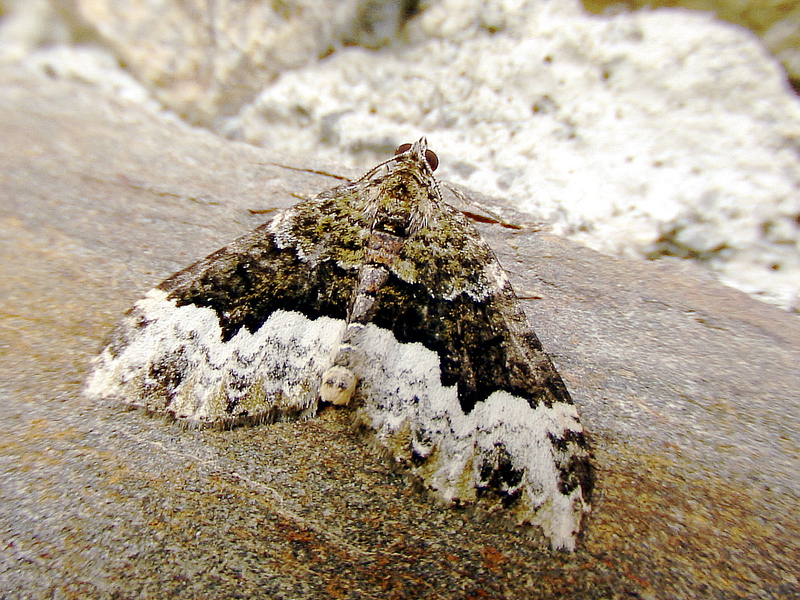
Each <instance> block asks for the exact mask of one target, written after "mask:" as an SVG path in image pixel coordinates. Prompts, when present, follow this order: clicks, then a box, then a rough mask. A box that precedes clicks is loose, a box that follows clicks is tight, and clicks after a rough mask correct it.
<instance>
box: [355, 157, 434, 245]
mask: <svg viewBox="0 0 800 600" xmlns="http://www.w3.org/2000/svg"><path fill="white" fill-rule="evenodd" d="M367 197H368V203H367V206H366V210H365V212H366V213H367V214H368V215H369V217H370V218H371V219H372V227H371V229H372V230H373V231H378V232H385V233H388V234H391V235H395V236H398V237H402V238H406V237H408V236H410V235H413V234H414V233H416V232H417V231H418V230H419V228H420V227H424V226H426V225H427V223H428V221H429V216H430V214H431V212H432V207H433V205H434V204H436V203H437V202H440V201H441V197H440V195H439V189H438V186H437V185H436V180H435V179H434V178H433V175H432V174H431V173H429V172H426V171H425V167H423V166H422V165H419V164H417V163H416V162H415V161H414V160H413V157H409V158H407V159H406V160H405V161H403V162H402V163H401V164H400V165H398V166H395V167H394V168H392V169H391V170H390V172H389V173H387V174H385V175H382V176H379V177H377V178H375V179H373V180H372V181H371V182H370V184H369V186H368V193H367Z"/></svg>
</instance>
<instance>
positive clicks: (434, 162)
mask: <svg viewBox="0 0 800 600" xmlns="http://www.w3.org/2000/svg"><path fill="white" fill-rule="evenodd" d="M425 160H427V161H428V164H429V165H430V166H431V171H435V170H436V167H438V166H439V157H438V156H436V153H435V152H434V151H433V150H425Z"/></svg>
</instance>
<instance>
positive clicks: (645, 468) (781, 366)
mask: <svg viewBox="0 0 800 600" xmlns="http://www.w3.org/2000/svg"><path fill="white" fill-rule="evenodd" d="M0 139H2V140H3V143H2V144H1V145H0V232H2V235H0V353H1V354H0V402H2V406H3V411H2V412H0V427H1V428H2V431H3V433H4V435H3V438H2V441H1V442H0V469H2V474H1V475H0V556H2V559H1V560H0V589H2V590H3V593H2V597H3V598H8V599H9V600H11V599H18V598H19V599H21V598H36V599H38V598H76V599H77V598H238V597H242V598H244V597H247V598H252V597H263V598H420V597H423V596H424V597H437V598H500V597H505V598H554V597H556V598H646V599H655V598H719V599H723V598H724V599H730V598H791V597H796V596H797V595H798V594H800V582H798V579H797V570H796V567H797V563H798V559H800V542H798V540H800V519H798V515H797V506H798V496H800V481H799V480H798V477H797V473H798V469H799V468H800V464H799V461H798V456H799V455H800V453H799V452H798V449H800V422H798V419H799V418H800V406H799V405H800V399H799V398H798V392H797V390H798V389H800V373H798V369H797V365H798V364H800V323H798V320H797V318H796V316H794V315H791V314H789V313H786V312H784V311H781V310H779V309H777V308H774V307H770V306H768V305H765V304H762V303H759V302H757V301H755V300H752V299H750V298H748V297H747V296H745V295H744V294H742V293H740V292H737V291H735V290H732V289H730V288H726V287H723V286H720V285H719V284H717V283H715V282H714V281H713V280H711V279H709V278H708V277H707V276H705V275H703V274H702V273H700V272H698V270H697V269H695V268H693V267H691V265H690V264H689V263H679V262H674V263H673V262H660V263H640V262H634V261H627V260H622V259H615V258H610V257H607V256H603V255H601V254H598V253H596V252H594V251H591V250H588V249H586V248H583V247H580V246H577V245H575V244H573V243H570V242H567V241H565V240H563V239H562V238H558V237H555V236H552V235H550V234H548V233H547V232H545V231H540V230H539V229H538V227H537V226H535V224H531V223H529V222H528V221H527V220H526V219H529V218H528V217H525V216H523V215H520V214H519V213H514V212H513V211H510V210H509V209H508V208H507V207H506V206H504V205H503V204H502V203H498V202H497V201H493V200H490V199H488V198H485V197H481V196H478V195H476V194H472V197H473V198H474V200H475V201H476V202H478V203H480V204H481V205H482V206H483V208H484V210H489V211H493V212H498V213H500V214H502V215H503V218H504V220H505V221H507V222H512V223H515V224H518V225H522V226H523V229H522V230H519V231H515V230H510V229H507V228H503V227H501V226H499V225H480V229H481V231H482V232H483V233H484V235H485V236H486V237H487V239H488V240H489V241H490V243H491V244H492V246H493V248H495V249H496V251H497V253H498V255H499V258H500V260H501V262H502V263H503V264H504V265H505V266H506V268H507V269H508V271H509V274H510V276H511V279H512V283H513V284H514V286H515V287H516V289H517V290H518V293H519V294H520V296H523V297H525V298H526V300H525V301H524V306H525V309H526V312H527V313H528V315H529V317H530V319H531V321H532V322H533V324H534V327H535V329H536V330H537V332H538V333H539V335H540V337H541V339H542V341H543V343H544V345H545V347H546V348H547V349H548V350H549V351H550V352H551V353H552V354H553V356H554V360H555V361H556V363H557V365H558V368H559V370H560V371H561V373H562V375H563V376H564V378H565V380H566V382H567V385H568V387H569V388H570V390H571V391H572V393H573V395H574V397H575V399H576V402H577V404H578V406H579V410H580V412H581V415H582V420H583V422H584V424H585V426H586V428H587V430H588V431H589V433H590V435H591V439H592V441H593V444H594V448H595V453H596V464H597V466H598V468H599V474H598V489H597V496H596V499H595V503H594V506H595V509H594V512H593V514H592V515H591V516H590V518H589V520H588V523H587V527H586V531H585V535H584V536H583V537H582V539H581V541H580V547H579V549H578V551H577V552H576V553H574V554H572V555H566V554H553V553H551V552H550V551H549V550H547V549H546V546H544V545H543V544H542V541H541V539H539V538H538V537H536V536H535V535H534V536H533V537H532V538H530V537H528V536H527V535H525V534H524V532H522V531H520V530H517V529H513V528H507V527H505V526H504V523H503V521H502V520H499V519H494V518H489V517H486V516H485V515H480V514H474V513H472V512H469V511H459V510H451V509H446V508H442V507H440V506H438V505H437V504H436V503H435V502H434V501H432V500H430V499H429V498H428V497H427V496H426V495H425V494H424V493H423V492H422V491H420V490H418V489H417V488H416V486H414V485H413V484H412V483H410V482H408V481H406V479H405V478H404V477H403V476H402V475H401V474H397V473H393V472H392V471H391V469H390V468H389V467H388V465H387V464H386V463H385V462H384V461H383V460H382V459H381V458H380V457H378V456H376V455H375V454H374V453H373V452H372V451H371V449H370V447H369V445H368V444H367V443H366V442H365V441H364V440H362V439H361V438H359V437H357V436H355V435H354V434H353V433H351V431H350V429H349V427H348V425H347V418H346V414H345V413H344V412H336V411H328V412H325V413H323V414H322V415H321V416H320V417H319V418H317V419H315V420H313V421H309V422H305V423H282V424H277V425H273V426H268V427H267V426H265V427H251V428H246V427H243V428H239V429H235V430H233V431H206V430H203V431H186V430H182V429H181V428H180V427H177V426H175V425H170V424H167V423H164V422H162V421H161V420H159V419H154V418H150V417H148V416H146V415H143V414H140V413H138V412H126V411H122V410H120V409H119V407H115V406H96V405H91V404H89V403H88V402H87V401H86V400H84V399H83V398H82V397H81V395H80V393H79V390H80V386H81V382H82V380H83V378H84V376H85V374H86V370H87V365H88V361H89V360H90V358H91V357H92V356H93V355H94V354H95V353H96V352H97V351H98V350H99V348H100V347H101V344H102V339H103V337H104V336H105V335H106V334H107V333H108V331H109V330H110V328H111V327H112V326H113V324H114V323H115V322H116V321H117V320H118V319H119V318H120V316H121V315H122V313H123V312H124V311H125V310H126V308H127V307H128V306H129V305H130V304H132V302H133V301H135V300H136V299H137V298H138V297H139V296H141V295H142V294H143V293H144V292H145V291H146V290H147V289H149V288H150V287H151V286H153V285H154V284H156V283H158V282H159V281H160V280H162V279H163V278H165V277H166V276H168V275H169V274H171V273H172V272H174V271H175V270H177V269H179V268H181V267H183V266H186V265H187V264H189V263H190V262H191V261H193V260H195V259H197V258H200V257H202V256H204V255H206V254H208V253H209V252H211V251H213V250H215V249H216V248H218V247H220V246H222V245H224V244H226V243H227V242H229V241H230V240H232V239H233V238H234V237H236V236H237V235H239V234H242V233H245V232H246V231H248V230H250V229H251V228H253V227H254V226H256V225H257V224H259V223H260V222H261V221H263V220H265V219H266V218H268V215H269V214H270V212H271V211H272V210H273V209H275V208H278V207H285V206H288V205H290V204H292V203H294V202H296V201H297V197H298V196H301V197H306V196H308V195H311V194H313V193H315V192H317V191H320V190H323V189H326V188H329V187H332V186H333V185H335V184H337V182H338V181H339V180H337V179H335V178H334V177H332V176H331V175H342V174H343V175H348V176H352V175H353V174H354V173H353V172H352V171H348V170H347V169H345V168H342V167H337V166H336V165H333V164H331V163H327V162H320V161H314V160H312V159H310V158H308V157H299V156H290V155H285V154H281V155H278V154H275V153H272V152H270V151H267V150H259V149H255V148H253V147H251V146H248V145H245V144H241V143H237V142H230V141H225V140H223V139H220V138H219V137H217V136H214V135H212V134H209V133H208V132H205V131H203V130H199V129H192V128H190V127H188V126H186V125H184V124H182V123H180V122H179V121H177V120H175V119H174V118H166V117H163V116H160V115H159V114H157V113H156V112H154V111H152V110H148V109H147V108H143V107H142V105H141V104H140V103H139V102H134V101H130V100H126V99H122V98H120V97H119V95H118V94H116V93H113V92H107V91H103V90H101V89H99V88H98V87H97V86H95V85H90V84H85V83H80V82H75V81H72V80H70V79H69V78H67V79H62V78H59V77H58V75H57V74H53V73H50V74H49V75H47V74H43V73H41V72H39V73H37V72H36V71H34V70H31V69H22V68H19V67H4V68H2V69H0ZM326 173H328V174H330V175H326Z"/></svg>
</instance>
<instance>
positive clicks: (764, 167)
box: [79, 0, 800, 310]
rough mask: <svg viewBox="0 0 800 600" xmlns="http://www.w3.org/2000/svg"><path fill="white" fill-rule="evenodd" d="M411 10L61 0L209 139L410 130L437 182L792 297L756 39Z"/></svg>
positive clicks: (575, 231) (661, 16)
mask: <svg viewBox="0 0 800 600" xmlns="http://www.w3.org/2000/svg"><path fill="white" fill-rule="evenodd" d="M417 4H418V3H415V2H411V1H402V2H401V1H399V0H378V1H375V0H360V1H359V0H349V1H348V2H344V3H310V2H307V1H306V0H293V1H290V2H281V3H273V4H270V3H263V2H255V1H248V2H240V1H239V2H227V1H226V2H217V3H215V4H214V6H215V7H216V10H208V9H206V8H204V7H206V6H207V3H206V2H205V1H201V0H192V1H191V2H183V1H182V2H178V1H175V0H168V1H160V2H153V1H151V0H137V1H135V2H130V1H120V0H80V2H79V6H80V8H81V14H82V15H83V16H84V18H85V19H86V20H87V22H88V23H91V24H92V25H93V26H94V27H95V28H96V29H97V31H98V32H100V35H101V36H102V38H103V40H104V41H105V44H106V45H107V46H109V47H111V48H113V50H114V52H115V54H116V56H117V58H118V59H120V60H121V61H122V62H123V63H124V64H126V65H128V66H129V69H130V70H131V71H132V72H133V73H135V74H136V76H137V77H138V78H139V80H140V81H141V82H142V83H143V84H144V85H145V86H146V87H147V88H148V89H149V90H151V91H152V92H153V93H154V94H155V95H156V96H157V97H158V98H159V99H160V100H161V101H162V102H164V103H165V104H166V106H168V107H169V108H171V109H173V110H176V111H178V112H179V113H180V114H184V115H188V116H189V117H190V119H192V120H195V121H199V122H203V123H206V124H208V125H210V126H211V127H212V128H213V129H214V130H216V131H218V132H222V133H224V134H225V135H226V136H228V137H232V138H235V139H240V140H244V141H248V142H251V143H254V144H257V145H263V146H266V147H269V148H271V149H273V150H275V151H278V152H292V151H293V152H297V153H301V154H313V155H315V156H320V157H321V156H325V157H326V158H328V159H330V160H338V161H345V162H347V163H348V164H350V165H353V166H356V165H357V166H358V167H359V168H361V169H364V168H367V167H369V166H370V165H371V164H373V163H375V162H376V161H377V160H378V158H379V157H380V156H383V155H384V154H385V153H387V152H391V151H393V149H394V148H396V147H397V145H399V144H400V143H403V142H406V141H408V140H409V139H415V138H417V137H419V135H421V134H422V133H425V134H426V135H427V136H428V138H429V140H430V142H431V144H433V145H434V146H435V147H436V148H437V152H438V153H439V154H440V155H441V156H442V158H443V159H444V160H443V167H442V168H443V173H444V176H445V177H447V178H449V179H452V180H454V181H457V182H459V183H461V184H463V185H467V186H469V187H470V188H472V189H476V190H478V191H481V192H483V193H485V194H489V195H495V196H502V197H504V198H507V199H508V200H510V201H511V202H512V203H513V204H514V206H516V207H517V208H519V209H520V210H523V211H526V212H529V213H531V214H532V215H534V216H535V217H536V218H539V219H546V220H547V221H549V222H551V223H553V224H554V225H555V226H556V227H557V228H558V231H559V232H560V233H562V234H563V235H567V236H569V237H570V239H573V240H576V241H579V242H581V243H583V244H586V245H588V246H589V247H592V248H594V249H597V250H600V251H602V252H606V253H610V254H614V255H623V256H636V257H647V258H658V257H662V256H677V257H680V258H686V259H690V260H693V261H696V262H698V263H700V264H702V265H703V266H705V267H706V268H708V269H709V270H711V271H712V272H714V273H716V274H718V275H719V276H720V277H721V278H722V279H723V280H724V281H726V282H727V283H729V284H731V285H734V286H736V287H738V288H739V289H741V290H744V291H746V292H747V293H750V294H752V295H754V296H757V297H759V298H762V299H765V300H766V301H769V302H773V303H776V304H778V305H780V306H783V307H785V308H788V309H790V310H800V194H798V189H800V154H799V153H798V147H799V146H798V144H799V143H800V142H798V140H800V102H798V98H797V96H796V95H795V94H794V93H793V92H792V90H791V88H790V87H789V85H788V84H787V80H786V75H785V73H784V71H783V69H782V68H781V66H780V65H779V64H778V62H777V61H776V60H775V58H774V57H773V56H770V54H769V53H768V52H767V51H766V49H765V48H764V45H763V43H762V42H761V41H760V40H759V39H758V38H757V37H756V36H755V35H753V34H752V33H750V32H748V31H747V30H745V29H743V28H741V27H737V26H734V25H730V24H728V23H724V22H721V21H719V20H717V19H715V18H713V16H712V15H711V14H706V13H700V12H692V11H687V10H680V9H662V10H657V11H638V12H635V13H620V14H617V15H611V16H603V17H598V16H593V15H589V14H587V13H586V12H585V10H584V9H583V7H582V5H581V4H580V2H578V0H568V1H567V0H559V1H557V2H553V1H549V0H525V1H523V2H520V1H517V0H502V1H498V2H493V3H489V4H487V3H486V2H483V1H481V0H437V1H433V2H426V3H422V4H420V5H419V6H420V11H419V13H418V14H417V15H416V16H415V17H414V18H413V19H411V20H410V21H407V18H408V17H409V16H410V15H412V14H413V13H414V7H415V6H417ZM334 5H335V7H334ZM781 6H783V5H781ZM403 23H405V26H404V27H401V25H402V24H403ZM775 27H776V28H777V27H778V24H777V23H776V24H775ZM398 31H400V34H399V35H397V32H398ZM176 32H179V33H176ZM771 35H772V36H773V37H774V38H775V39H776V40H779V42H780V44H785V43H787V42H786V39H788V38H787V35H788V34H786V33H785V32H784V33H781V32H780V31H778V30H777V29H776V30H775V31H774V32H773V33H772V34H771ZM789 37H791V35H789ZM780 40H783V41H780ZM776 43H778V42H776ZM382 44H388V46H387V47H384V48H383V49H381V50H380V51H375V50H367V49H366V48H365V47H364V46H368V47H370V48H375V47H377V46H381V45H382ZM349 45H356V47H347V46H349ZM328 54H330V55H329V56H328ZM323 56H326V58H324V59H321V57H323Z"/></svg>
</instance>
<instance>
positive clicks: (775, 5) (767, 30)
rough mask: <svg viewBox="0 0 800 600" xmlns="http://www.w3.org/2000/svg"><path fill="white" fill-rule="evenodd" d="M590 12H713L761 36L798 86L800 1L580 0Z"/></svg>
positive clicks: (798, 87)
mask: <svg viewBox="0 0 800 600" xmlns="http://www.w3.org/2000/svg"><path fill="white" fill-rule="evenodd" d="M582 2H583V5H584V6H585V7H586V9H587V10H589V11H591V12H593V13H607V12H618V11H619V10H622V9H623V8H624V9H631V10H635V9H640V8H648V9H652V8H664V7H680V8H688V9H692V10H702V11H709V12H713V13H714V14H715V15H716V16H717V17H718V18H720V19H724V20H725V21H729V22H730V23H734V24H736V25H741V26H742V27H747V28H748V29H749V30H750V31H752V32H753V33H755V34H756V35H757V36H758V37H760V38H761V39H762V40H763V41H764V44H765V45H766V46H767V48H768V49H769V51H770V52H772V54H773V55H774V56H775V57H777V58H778V60H780V61H781V63H782V64H783V66H784V68H785V69H786V72H787V74H788V75H789V78H790V79H791V80H792V81H793V82H794V85H795V88H796V89H800V3H798V2H797V1H796V0H788V1H787V0H582Z"/></svg>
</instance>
